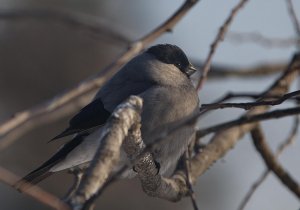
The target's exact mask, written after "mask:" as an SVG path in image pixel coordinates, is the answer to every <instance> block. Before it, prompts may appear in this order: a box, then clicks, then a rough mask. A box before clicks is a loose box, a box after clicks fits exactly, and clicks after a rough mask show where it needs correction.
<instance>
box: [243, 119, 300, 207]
mask: <svg viewBox="0 0 300 210" xmlns="http://www.w3.org/2000/svg"><path fill="white" fill-rule="evenodd" d="M299 122H300V121H299V115H298V116H296V117H295V120H294V124H293V128H292V130H291V133H290V135H289V136H288V138H287V139H286V140H285V141H284V142H282V144H281V145H280V146H279V147H278V148H277V151H276V153H275V157H276V158H278V157H279V155H280V154H281V153H282V152H283V151H284V150H285V149H286V148H287V147H288V146H289V145H291V144H292V143H293V142H294V141H295V139H296V135H297V133H298V130H299ZM270 172H271V171H270V169H266V170H265V171H264V172H263V173H262V174H261V176H260V177H259V178H258V179H257V180H256V181H255V182H254V183H253V185H252V186H251V188H250V189H249V191H248V192H247V194H246V195H245V197H244V198H243V200H242V201H241V203H240V205H239V207H238V209H239V210H243V209H245V207H246V205H247V203H248V202H249V201H250V199H251V197H252V195H253V194H254V192H255V191H256V190H257V189H258V187H259V186H260V185H261V184H262V183H263V182H264V181H265V180H266V178H267V177H268V175H269V174H270Z"/></svg>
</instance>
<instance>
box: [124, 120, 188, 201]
mask: <svg viewBox="0 0 300 210" xmlns="http://www.w3.org/2000/svg"><path fill="white" fill-rule="evenodd" d="M123 147H124V150H125V152H126V153H127V155H128V157H129V159H130V160H131V162H132V164H133V165H134V170H135V171H136V172H137V175H138V177H139V179H140V181H141V184H142V187H143V190H144V192H145V193H146V194H148V195H149V196H154V197H158V198H162V199H166V200H170V201H178V200H179V199H180V198H181V197H183V196H184V195H185V194H186V192H187V190H188V189H187V186H186V182H185V176H177V177H172V178H171V179H169V178H165V177H162V176H161V175H160V174H159V173H158V169H157V167H156V164H155V161H154V159H153V156H152V153H151V152H149V151H148V150H145V148H146V145H145V144H144V142H143V141H142V138H141V132H140V125H138V126H137V125H136V126H134V127H133V128H132V130H131V132H130V133H129V136H128V137H127V138H126V139H125V142H124V144H123Z"/></svg>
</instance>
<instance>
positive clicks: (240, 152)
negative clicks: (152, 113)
mask: <svg viewBox="0 0 300 210" xmlns="http://www.w3.org/2000/svg"><path fill="white" fill-rule="evenodd" d="M182 2H183V1H179V0H165V1H157V0H156V1H137V0H127V1H122V0H112V1H99V0H98V1H97V0H85V1H83V0H43V1H40V0H0V66H1V69H0V121H1V122H3V121H4V120H6V119H8V118H9V117H11V116H12V114H13V113H16V112H19V111H22V110H24V109H27V108H30V107H32V106H34V105H36V104H39V103H41V102H43V101H45V100H47V99H50V98H52V97H54V96H55V95H57V94H58V93H61V92H62V91H64V90H66V89H68V88H71V87H73V86H74V85H76V84H77V83H79V82H80V81H82V80H83V79H86V78H88V77H90V76H92V75H94V74H96V73H97V72H99V70H101V69H102V68H104V67H105V66H106V65H108V64H109V63H111V62H112V61H113V60H114V59H115V58H116V57H117V56H118V55H119V54H120V53H121V52H123V51H124V50H126V49H127V46H128V41H134V40H137V39H138V38H140V37H141V36H143V35H145V34H147V33H148V32H149V31H151V30H152V29H154V28H155V27H156V26H157V25H159V24H160V23H162V22H163V21H164V20H165V19H166V18H167V17H169V16H170V15H171V14H172V13H173V12H174V11H175V10H176V9H177V8H178V7H179V6H180V5H181V4H182ZM237 2H238V1H237V0H226V1H218V0H211V1H208V0H206V1H205V0H203V1H200V2H199V3H198V4H197V5H196V6H195V7H194V8H193V9H192V10H191V11H190V12H189V13H188V14H187V15H186V17H184V19H183V20H182V21H181V22H180V23H179V24H178V25H177V26H176V27H175V28H174V30H173V32H172V33H168V34H165V35H163V36H162V37H161V38H159V39H158V40H157V41H156V42H155V43H172V44H176V45H178V46H180V47H181V48H183V49H184V51H185V52H186V53H187V54H188V56H189V57H190V58H192V59H193V60H194V61H197V62H201V61H203V60H204V59H205V58H206V55H207V53H208V50H209V47H210V44H211V42H212V41H213V39H214V38H215V36H216V33H217V32H218V29H219V27H220V26H221V24H222V23H223V22H224V20H225V18H226V17H227V16H228V14H229V12H230V11H231V8H232V7H233V6H234V5H235V4H236V3H237ZM293 2H294V5H295V9H296V11H297V12H298V16H299V18H300V14H299V12H300V10H299V8H300V2H299V1H295V0H294V1H293ZM20 9H21V10H20ZM49 10H50V11H60V12H62V13H66V14H71V15H73V16H75V17H78V18H80V19H83V20H84V21H86V22H89V23H93V24H96V25H102V26H103V28H104V30H103V31H97V32H96V31H91V30H87V29H86V28H82V27H79V26H77V25H72V24H63V23H61V22H59V21H51V20H50V19H43V20H41V19H39V18H9V17H8V16H7V15H3V14H7V13H9V12H10V11H14V12H15V11H40V12H41V13H43V11H49ZM108 28H109V30H111V31H108V30H106V29H108ZM230 31H231V33H233V32H234V33H259V34H261V35H263V36H265V37H268V38H276V39H277V38H278V39H295V38H296V36H295V33H294V30H293V26H292V24H291V21H290V17H289V14H288V11H287V9H286V4H285V1H283V0H273V1H260V0H251V1H249V3H248V4H246V7H245V8H244V9H242V10H241V11H240V12H239V14H238V15H237V17H236V18H235V19H234V21H233V24H232V26H231V27H230ZM115 34H118V35H119V36H115ZM231 37H233V36H231ZM155 43H153V44H155ZM295 51H296V47H295V45H293V44H286V45H283V46H279V47H278V46H262V45H261V44H259V43H258V42H253V41H243V42H238V41H237V40H234V39H233V38H230V37H229V39H226V40H225V41H224V42H223V43H221V45H220V47H219V48H218V49H217V52H216V55H215V56H214V58H213V62H214V63H216V64H220V65H226V66H233V67H251V66H255V65H258V64H261V63H288V62H289V60H290V59H291V57H292V55H293V53H294V52H295ZM276 76H278V75H274V76H269V77H265V78H251V79H247V80H242V79H223V80H209V81H208V82H207V83H206V84H205V87H204V88H203V89H202V90H201V92H200V93H199V96H200V99H201V102H202V103H210V102H212V101H214V100H215V99H217V98H219V97H221V96H223V95H224V94H226V93H227V92H229V91H237V90H239V91H249V92H261V91H263V90H265V89H266V88H267V87H268V86H269V85H270V84H271V83H272V81H273V80H274V79H275V78H276ZM295 89H296V85H295V84H294V86H293V90H295ZM284 106H290V104H287V105H284ZM79 108H80V107H78V109H79ZM243 112H244V111H241V110H233V109H227V110H220V111H215V112H213V113H212V114H209V115H208V116H207V117H205V118H203V119H202V120H201V122H200V124H199V127H206V126H209V125H212V124H216V123H217V122H221V121H225V120H229V119H233V118H235V117H237V116H239V115H240V114H241V113H243ZM69 117H70V116H68V117H66V118H65V119H62V120H60V121H59V122H55V123H51V124H48V125H45V126H41V127H39V128H37V129H34V130H33V131H31V132H29V133H28V134H26V135H25V136H23V137H22V138H21V139H20V140H19V141H16V142H15V143H14V144H13V145H11V146H10V147H9V148H8V149H6V150H5V151H1V155H0V164H1V165H2V166H4V167H6V168H8V169H9V170H11V171H13V172H15V173H16V174H18V175H19V176H23V175H24V174H26V173H28V172H29V171H31V170H32V169H33V168H35V167H36V166H38V165H39V164H40V163H41V162H43V161H44V160H46V159H47V158H48V157H49V156H50V155H51V154H53V152H54V151H56V149H57V148H58V147H59V146H60V145H61V144H62V143H64V140H61V141H57V142H54V143H51V144H47V141H48V140H49V139H51V138H52V137H53V136H55V135H56V134H57V133H59V132H60V131H62V130H63V129H64V128H65V126H66V125H67V121H68V119H69ZM291 123H292V119H290V118H285V119H282V120H276V121H269V122H266V123H263V126H264V128H266V133H267V138H268V140H269V143H270V144H271V146H272V148H273V149H275V148H276V147H277V145H278V144H279V143H280V142H281V141H282V140H284V139H285V137H286V136H287V135H288V133H289V131H290V129H291ZM299 150H300V143H299V141H296V143H295V144H294V145H293V146H291V147H290V148H288V149H287V150H286V151H285V153H284V154H283V155H282V156H281V157H280V161H281V162H282V163H283V164H284V166H285V168H286V169H287V170H288V171H289V172H290V173H291V174H292V176H293V177H294V178H296V180H298V181H299V182H300V178H299V177H300V167H299V158H300V155H299ZM264 168H265V167H264V164H263V162H262V160H261V158H260V156H259V155H258V154H257V152H256V151H255V149H254V147H253V146H252V142H251V140H250V138H249V137H248V136H246V137H245V138H244V139H243V140H242V141H240V142H239V143H238V144H237V145H236V147H235V148H233V149H232V150H231V151H230V152H229V153H228V154H227V155H226V156H225V157H224V158H223V159H222V160H220V161H218V162H217V163H216V164H214V165H213V166H212V167H211V169H210V170H208V171H207V172H206V173H205V174H204V175H203V176H201V177H200V178H199V179H198V182H197V185H196V187H195V193H196V197H197V202H198V205H199V206H200V208H201V209H210V210H214V209H215V210H218V209H222V210H223V209H236V208H237V207H238V205H239V203H240V201H241V199H242V198H243V196H244V195H245V193H246V192H247V191H248V190H249V188H250V186H251V185H252V183H253V182H254V181H255V180H256V179H257V177H258V176H259V175H260V174H261V172H262V171H263V170H264ZM72 180H73V177H72V176H71V175H69V174H67V173H66V172H61V173H59V174H57V175H54V176H52V177H50V178H48V179H47V180H45V181H44V182H42V183H41V184H40V186H42V187H44V188H45V189H47V190H48V191H49V192H52V193H54V194H56V195H59V196H63V195H64V194H65V193H66V191H67V189H68V188H69V186H70V184H71V183H72ZM129 192H130V193H129ZM0 203H1V207H0V209H1V210H2V209H3V210H17V209H31V210H35V209H48V208H47V207H45V206H43V205H42V204H40V203H38V202H36V201H34V200H32V199H31V198H29V197H28V196H26V195H23V194H20V193H18V192H17V191H15V190H14V189H11V187H8V186H6V185H3V184H2V183H0ZM298 208H299V201H298V200H297V199H296V198H295V197H294V195H292V194H291V193H290V192H289V191H288V190H287V189H286V188H285V187H284V186H282V185H281V183H280V182H279V181H278V179H277V178H276V177H275V176H273V175H272V174H271V175H270V177H269V178H268V179H267V180H266V181H265V182H264V183H263V185H262V186H261V187H260V188H259V189H258V190H257V192H256V193H255V195H254V197H253V198H252V200H251V201H250V202H249V204H248V205H247V208H246V209H273V210H281V209H298ZM96 209H110V210H113V209H145V210H147V209H149V210H150V209H157V210H159V209H174V210H176V209H192V205H191V202H190V199H189V198H185V199H182V201H180V202H178V203H170V202H167V201H164V200H161V199H156V198H151V197H148V196H147V195H145V194H144V193H143V191H142V189H141V187H140V184H139V181H138V180H135V179H133V180H122V181H118V182H116V183H115V184H113V185H112V186H111V187H109V189H108V190H107V191H106V192H105V193H104V194H103V196H101V197H100V198H99V199H98V201H97V208H96Z"/></svg>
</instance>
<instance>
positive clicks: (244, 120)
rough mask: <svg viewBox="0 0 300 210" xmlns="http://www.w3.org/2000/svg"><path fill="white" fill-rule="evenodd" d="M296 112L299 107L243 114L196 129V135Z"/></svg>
mask: <svg viewBox="0 0 300 210" xmlns="http://www.w3.org/2000/svg"><path fill="white" fill-rule="evenodd" d="M297 114H300V107H296V108H289V109H278V110H274V111H270V112H266V113H263V114H256V115H245V116H242V117H240V118H238V119H237V120H232V121H229V122H225V123H220V124H218V125H214V126H211V127H209V128H204V129H201V130H198V131H197V137H198V138H201V137H203V136H205V135H207V134H209V133H212V132H218V131H222V130H225V129H228V128H231V127H234V126H240V125H244V124H248V123H255V122H260V121H264V120H269V119H277V118H282V117H287V116H291V115H297Z"/></svg>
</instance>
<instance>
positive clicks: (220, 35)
mask: <svg viewBox="0 0 300 210" xmlns="http://www.w3.org/2000/svg"><path fill="white" fill-rule="evenodd" d="M247 2H248V0H240V1H239V3H238V4H237V5H236V6H235V7H234V8H233V9H232V11H231V13H230V15H229V16H228V18H227V19H226V20H225V22H224V23H223V25H222V26H221V27H220V29H219V32H218V34H217V36H216V38H215V40H214V42H213V43H212V44H211V47H210V51H209V54H208V56H207V58H206V60H205V62H204V67H203V69H202V74H201V76H200V78H199V82H198V84H197V90H199V89H200V88H201V87H202V85H203V83H204V82H205V80H206V78H207V75H208V72H209V70H210V66H211V62H212V57H213V55H214V54H215V51H216V49H217V47H218V45H219V43H220V42H221V41H223V40H224V37H225V34H226V32H227V30H228V28H229V26H230V24H231V22H232V20H233V19H234V17H235V16H236V15H237V13H238V11H239V10H240V9H241V8H242V7H243V6H244V5H245V4H246V3H247Z"/></svg>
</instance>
